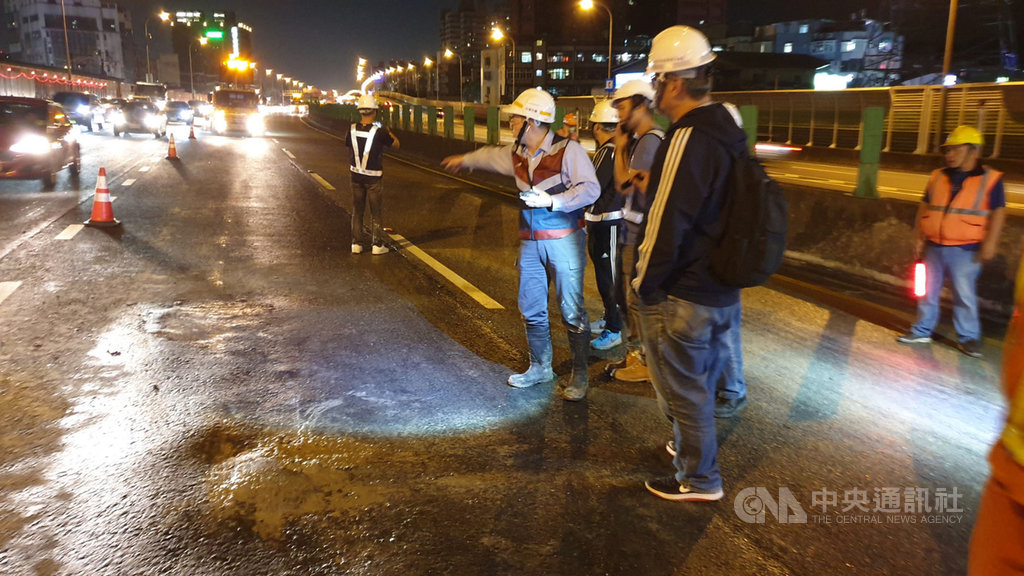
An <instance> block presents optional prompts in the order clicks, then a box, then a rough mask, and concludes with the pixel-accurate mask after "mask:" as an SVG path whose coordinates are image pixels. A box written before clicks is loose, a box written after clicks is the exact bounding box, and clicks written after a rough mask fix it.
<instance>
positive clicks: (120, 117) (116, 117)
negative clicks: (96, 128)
mask: <svg viewBox="0 0 1024 576" xmlns="http://www.w3.org/2000/svg"><path fill="white" fill-rule="evenodd" d="M110 120H111V121H112V122H113V123H114V124H116V125H118V126H124V124H125V118H124V112H114V113H112V114H111V115H110Z"/></svg>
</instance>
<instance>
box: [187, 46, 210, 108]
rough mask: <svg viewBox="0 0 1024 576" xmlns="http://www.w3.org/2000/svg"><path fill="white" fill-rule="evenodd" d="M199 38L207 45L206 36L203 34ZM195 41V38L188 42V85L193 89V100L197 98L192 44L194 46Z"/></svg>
mask: <svg viewBox="0 0 1024 576" xmlns="http://www.w3.org/2000/svg"><path fill="white" fill-rule="evenodd" d="M198 40H199V45H200V46H206V42H207V40H206V38H205V37H202V36H201V37H199V38H198ZM195 43H196V41H195V40H192V41H191V42H189V43H188V85H189V88H190V89H191V90H192V99H193V100H195V99H196V77H195V74H193V73H192V46H194V45H195Z"/></svg>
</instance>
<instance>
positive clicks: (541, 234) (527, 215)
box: [512, 136, 586, 240]
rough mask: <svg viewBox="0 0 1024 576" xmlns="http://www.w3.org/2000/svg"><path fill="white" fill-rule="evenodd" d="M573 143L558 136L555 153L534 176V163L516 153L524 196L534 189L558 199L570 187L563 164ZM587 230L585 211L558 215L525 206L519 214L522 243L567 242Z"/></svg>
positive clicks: (514, 158)
mask: <svg viewBox="0 0 1024 576" xmlns="http://www.w3.org/2000/svg"><path fill="white" fill-rule="evenodd" d="M569 142H571V140H569V139H567V138H562V137H560V136H555V137H554V139H553V140H552V143H551V150H550V151H549V152H548V153H547V154H546V155H544V156H543V157H542V158H541V159H540V161H539V162H538V163H537V167H536V168H534V169H533V174H530V159H529V158H527V157H526V156H523V155H522V154H520V153H519V152H518V150H513V151H512V166H513V167H514V168H515V176H516V187H517V188H518V189H519V191H520V192H526V191H527V190H530V189H531V188H533V189H537V190H543V191H544V192H547V193H548V194H551V195H555V194H561V193H562V192H565V191H566V190H567V189H568V188H569V187H568V186H566V185H565V183H564V182H562V161H563V159H564V158H565V147H566V146H568V145H569ZM585 226H586V223H585V222H584V220H583V208H580V209H578V210H573V211H572V212H558V211H555V210H551V209H550V208H530V207H528V206H526V205H525V204H524V205H523V206H522V209H521V210H520V211H519V238H520V239H521V240H553V239H555V238H564V237H566V236H568V235H569V234H572V233H573V232H575V231H577V230H580V229H582V228H584V227H585Z"/></svg>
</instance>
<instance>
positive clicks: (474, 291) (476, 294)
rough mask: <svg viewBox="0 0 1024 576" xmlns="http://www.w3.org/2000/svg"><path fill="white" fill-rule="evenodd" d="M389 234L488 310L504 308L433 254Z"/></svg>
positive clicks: (399, 236)
mask: <svg viewBox="0 0 1024 576" xmlns="http://www.w3.org/2000/svg"><path fill="white" fill-rule="evenodd" d="M390 236H391V239H392V240H394V241H395V242H397V243H398V245H399V246H400V247H401V248H404V249H405V250H406V251H408V252H409V253H410V254H412V255H413V256H415V257H417V258H419V259H420V260H422V261H423V263H424V264H426V265H427V266H430V267H431V268H433V269H434V271H435V272H437V273H438V274H440V275H441V276H444V277H445V278H447V279H448V281H449V282H451V283H452V284H455V286H456V287H457V288H459V289H460V290H462V291H463V292H465V293H466V294H468V295H469V296H470V297H471V298H472V299H474V300H476V301H477V302H479V303H480V304H481V305H483V307H484V308H487V309H488V310H504V309H505V307H504V306H502V305H501V304H498V302H497V301H495V300H494V299H493V298H491V297H490V296H488V295H487V294H484V293H483V291H481V290H480V289H479V288H477V287H476V286H473V285H472V284H470V283H469V282H467V281H466V280H465V279H464V278H463V277H462V276H459V275H458V274H456V273H455V272H452V271H451V269H449V268H448V267H447V266H445V265H444V264H441V263H440V262H438V261H437V260H435V259H434V257H433V256H431V255H430V254H427V253H426V252H424V251H423V250H421V249H420V248H419V247H418V246H416V245H415V244H413V243H412V242H409V241H408V240H406V239H405V238H403V237H402V236H401V235H400V234H390Z"/></svg>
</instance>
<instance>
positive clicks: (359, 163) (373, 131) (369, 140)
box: [348, 124, 384, 176]
mask: <svg viewBox="0 0 1024 576" xmlns="http://www.w3.org/2000/svg"><path fill="white" fill-rule="evenodd" d="M376 135H377V127H376V126H374V127H372V128H370V129H369V130H368V131H361V130H356V125H355V124H352V154H353V164H352V165H351V166H349V167H348V169H349V170H351V171H352V172H355V173H356V174H363V175H364V176H383V175H384V172H383V171H382V170H367V169H366V163H367V162H368V161H369V160H370V149H371V148H373V137H374V136H376ZM359 136H361V137H363V138H366V141H365V143H364V144H363V153H362V156H360V154H359V140H358V139H357V137H359Z"/></svg>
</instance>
